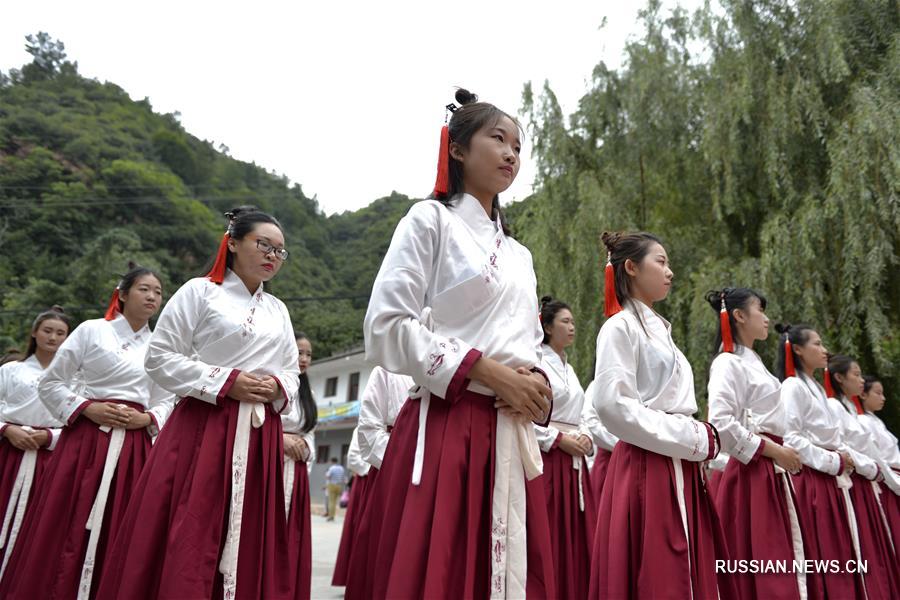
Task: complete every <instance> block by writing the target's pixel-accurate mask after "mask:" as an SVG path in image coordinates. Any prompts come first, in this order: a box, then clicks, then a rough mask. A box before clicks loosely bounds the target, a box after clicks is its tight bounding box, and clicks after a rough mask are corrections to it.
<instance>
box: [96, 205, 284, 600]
mask: <svg viewBox="0 0 900 600" xmlns="http://www.w3.org/2000/svg"><path fill="white" fill-rule="evenodd" d="M227 216H229V218H230V223H229V226H228V230H227V232H226V234H225V236H224V238H223V240H222V244H221V246H220V247H219V253H218V254H217V257H216V261H215V264H214V266H213V269H212V270H211V271H210V273H209V275H208V276H207V277H199V278H196V279H192V280H190V281H188V282H187V283H186V284H184V285H183V286H182V287H181V288H180V289H179V290H178V291H177V292H176V293H175V295H174V296H172V298H171V300H169V302H168V303H167V304H166V308H165V310H163V312H162V315H161V316H160V318H159V322H158V323H157V326H156V331H154V333H153V337H152V339H151V340H150V347H149V349H148V350H147V357H146V360H145V365H146V367H147V372H148V373H149V374H150V377H151V378H153V379H154V380H155V381H156V382H158V383H159V384H160V385H162V386H163V387H165V388H166V389H168V390H170V391H172V392H173V393H175V394H177V395H178V396H180V397H181V400H179V402H178V404H177V405H176V407H175V410H174V411H173V413H172V416H171V418H170V419H169V424H168V425H167V426H166V428H165V430H163V432H162V434H161V435H160V437H159V439H158V440H157V441H156V445H155V447H154V448H153V453H152V455H151V457H150V460H149V461H148V463H147V465H146V467H145V469H144V474H143V476H142V477H141V479H140V481H139V482H138V485H137V486H136V489H135V493H134V497H133V499H132V502H131V503H130V504H129V506H128V511H127V514H126V516H125V519H124V522H123V524H122V527H121V532H120V534H119V535H118V536H117V537H116V540H115V542H114V544H113V549H112V552H111V553H110V559H109V568H107V569H105V570H104V572H103V576H102V580H101V582H100V589H99V591H98V594H97V597H98V598H106V599H110V600H112V599H115V598H148V599H149V598H171V599H173V600H174V599H181V598H226V599H231V598H267V599H268V598H272V599H287V598H293V596H294V588H295V577H294V573H293V572H292V570H291V566H290V549H289V547H288V531H287V527H286V517H285V494H284V483H283V466H284V465H283V462H282V461H283V454H282V452H283V451H282V435H283V429H282V425H281V418H280V417H279V413H283V412H285V411H288V410H290V406H291V399H292V398H293V397H294V396H295V395H296V393H297V386H298V377H299V375H300V369H299V367H298V355H297V344H296V342H295V341H294V331H293V327H292V326H291V318H290V315H289V314H288V311H287V308H286V307H285V305H284V303H283V302H281V301H280V300H278V299H277V298H276V297H274V296H272V295H271V294H269V293H267V292H266V291H265V289H264V286H263V284H264V283H265V282H267V281H269V280H271V279H272V278H273V277H274V276H275V275H276V274H277V273H278V270H279V269H280V268H281V266H282V264H283V262H284V261H285V260H286V259H287V250H286V249H285V247H284V233H283V230H282V228H281V226H280V225H279V223H278V221H276V220H275V218H274V217H272V216H271V215H269V214H266V213H264V212H262V211H259V210H256V209H255V208H252V207H245V208H240V209H235V210H234V211H232V212H231V213H229V214H228V215H227Z"/></svg>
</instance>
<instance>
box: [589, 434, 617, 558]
mask: <svg viewBox="0 0 900 600" xmlns="http://www.w3.org/2000/svg"><path fill="white" fill-rule="evenodd" d="M610 458H612V452H610V451H609V450H604V449H603V448H597V449H596V450H595V451H594V464H593V465H591V488H592V493H593V496H594V505H595V506H597V507H598V508H599V506H600V497H601V496H602V495H603V482H604V481H606V471H607V469H609V459H610ZM595 512H596V511H595ZM591 540H592V542H591V549H592V550H593V548H594V544H593V534H591Z"/></svg>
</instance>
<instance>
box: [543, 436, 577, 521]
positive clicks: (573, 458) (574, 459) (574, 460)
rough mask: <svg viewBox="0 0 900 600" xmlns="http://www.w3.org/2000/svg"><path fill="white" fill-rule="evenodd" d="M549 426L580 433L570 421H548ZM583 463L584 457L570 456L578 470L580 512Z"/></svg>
mask: <svg viewBox="0 0 900 600" xmlns="http://www.w3.org/2000/svg"><path fill="white" fill-rule="evenodd" d="M550 427H553V428H555V429H557V430H559V431H561V432H562V433H575V434H578V435H580V434H581V431H579V429H578V426H577V425H572V424H571V423H563V422H562V421H550ZM583 464H584V457H582V456H573V457H572V468H573V469H575V470H576V471H578V508H579V510H581V512H584V488H583V487H582V482H581V480H582V473H583V472H584V469H582V468H581V466H582V465H583Z"/></svg>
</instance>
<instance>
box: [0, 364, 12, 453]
mask: <svg viewBox="0 0 900 600" xmlns="http://www.w3.org/2000/svg"><path fill="white" fill-rule="evenodd" d="M11 368H12V363H6V364H5V365H0V437H2V436H3V430H4V429H6V426H7V425H9V423H7V422H6V421H4V418H5V417H4V415H5V414H6V411H7V402H8V400H7V397H8V396H9V380H10V377H9V373H10V369H11Z"/></svg>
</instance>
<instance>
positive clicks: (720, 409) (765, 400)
mask: <svg viewBox="0 0 900 600" xmlns="http://www.w3.org/2000/svg"><path fill="white" fill-rule="evenodd" d="M706 300H707V302H708V303H709V304H710V306H712V308H713V309H714V310H715V314H716V316H717V318H718V322H719V327H718V332H717V334H716V339H715V342H714V343H713V347H714V348H715V353H716V354H715V358H714V359H713V362H712V365H711V367H710V371H709V385H708V392H709V396H708V398H709V421H710V423H712V424H713V425H714V426H715V427H716V429H717V430H718V431H719V436H720V439H721V440H722V449H723V450H724V451H727V452H728V454H729V455H730V457H731V458H730V459H729V460H728V463H727V466H726V467H725V470H724V472H722V475H721V479H720V481H719V487H718V492H717V494H716V497H715V502H716V509H717V510H718V513H719V519H720V520H721V522H722V523H723V525H724V526H723V530H724V532H725V540H726V542H727V543H728V554H729V558H730V559H731V560H732V561H748V560H755V561H785V564H788V565H793V564H794V561H795V560H796V561H798V562H802V561H803V560H804V551H803V536H802V534H801V530H800V520H799V517H798V513H797V504H796V497H795V494H794V489H793V486H792V484H791V478H790V474H791V473H798V472H799V471H800V469H801V467H802V463H801V462H800V455H799V454H798V453H797V451H796V450H793V449H791V448H788V447H786V446H784V434H785V421H786V415H785V411H784V406H783V404H782V402H781V383H780V382H779V381H778V378H777V377H775V376H774V375H772V374H771V373H770V372H769V370H768V369H767V368H766V366H765V365H764V364H763V362H762V359H760V357H759V355H758V354H756V352H754V351H753V343H754V342H756V341H763V340H765V339H766V338H768V337H769V319H768V317H767V316H766V313H765V309H766V299H765V297H764V296H763V295H762V294H760V293H759V292H757V291H755V290H752V289H750V288H725V289H723V290H720V291H718V290H717V291H712V292H710V293H709V294H707V297H706ZM732 577H733V579H734V582H735V584H736V585H737V587H738V591H739V592H740V595H741V598H773V599H775V598H780V599H784V600H789V599H799V598H806V597H807V590H806V576H805V575H804V574H803V573H800V572H798V573H793V574H785V573H770V572H763V573H734V574H732Z"/></svg>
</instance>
